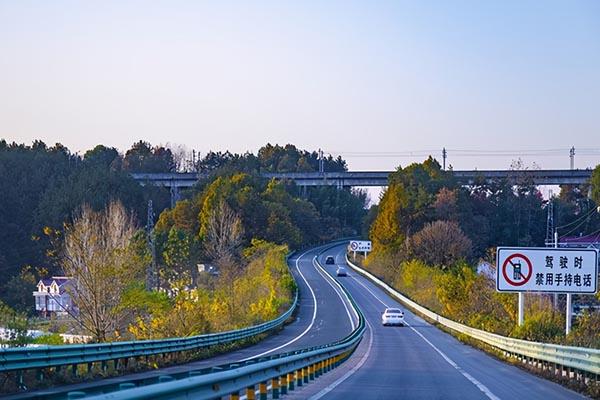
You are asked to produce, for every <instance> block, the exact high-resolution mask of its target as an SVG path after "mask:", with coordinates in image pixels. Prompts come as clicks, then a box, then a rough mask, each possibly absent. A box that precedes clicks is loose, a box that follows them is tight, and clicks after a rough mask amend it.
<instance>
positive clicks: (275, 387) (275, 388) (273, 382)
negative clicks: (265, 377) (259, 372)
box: [271, 377, 279, 399]
mask: <svg viewBox="0 0 600 400" xmlns="http://www.w3.org/2000/svg"><path fill="white" fill-rule="evenodd" d="M271 389H272V390H273V398H274V399H278V398H279V377H277V378H273V379H271Z"/></svg>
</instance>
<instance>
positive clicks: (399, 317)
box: [381, 308, 404, 326]
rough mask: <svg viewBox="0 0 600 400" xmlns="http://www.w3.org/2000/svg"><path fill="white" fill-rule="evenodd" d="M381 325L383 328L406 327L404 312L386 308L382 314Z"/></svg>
mask: <svg viewBox="0 0 600 400" xmlns="http://www.w3.org/2000/svg"><path fill="white" fill-rule="evenodd" d="M381 323H382V324H383V326H392V325H398V326H404V311H402V310H401V309H399V308H386V309H385V311H384V312H383V314H381Z"/></svg>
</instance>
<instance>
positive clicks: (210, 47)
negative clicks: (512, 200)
mask: <svg viewBox="0 0 600 400" xmlns="http://www.w3.org/2000/svg"><path fill="white" fill-rule="evenodd" d="M0 137H1V138H5V139H7V140H9V141H12V140H15V141H18V142H30V141H32V140H33V139H35V138H41V139H43V140H44V141H46V142H48V143H54V142H61V143H63V144H65V145H67V146H68V147H69V148H71V149H72V150H74V151H78V150H85V149H88V148H91V147H93V146H94V145H96V144H98V143H103V144H106V145H110V146H116V147H118V148H120V149H121V150H124V149H126V148H128V147H129V146H130V145H131V144H132V143H133V142H134V141H135V140H137V139H140V138H141V139H145V140H148V141H150V142H152V143H154V144H157V143H166V142H170V143H179V144H184V145H186V146H187V147H189V148H195V149H197V150H200V151H201V152H206V151H207V150H209V149H214V150H225V149H229V150H232V151H236V152H241V151H246V150H251V151H256V150H257V149H258V148H259V147H260V146H261V145H263V144H265V143H266V142H271V143H280V144H285V143H288V142H291V143H294V144H296V145H297V146H299V147H302V148H308V149H316V148H319V147H321V148H323V149H325V150H328V151H331V152H334V153H337V152H341V153H342V155H344V154H346V155H347V156H348V160H349V163H350V167H351V169H355V170H357V169H389V168H394V167H395V166H396V165H398V164H399V163H402V164H403V165H404V164H406V163H408V162H409V161H411V160H417V159H421V158H422V157H421V156H420V154H419V155H418V156H417V157H415V158H407V157H400V155H392V156H386V157H383V156H378V155H379V153H381V152H397V153H400V152H404V151H410V150H430V149H432V150H434V149H435V150H436V152H438V153H439V151H440V150H441V148H442V147H443V146H445V147H447V148H449V149H451V151H450V152H449V161H450V163H452V164H453V165H454V167H455V168H475V167H477V168H480V169H483V168H496V167H497V168H500V167H507V166H508V165H509V164H510V160H511V158H514V157H512V156H511V155H498V154H494V155H490V156H484V155H479V156H477V157H458V153H457V152H456V151H454V152H453V151H452V149H463V150H464V149H473V150H480V151H481V150H511V151H512V150H514V151H515V152H517V151H525V150H531V149H564V151H562V150H561V152H559V153H548V154H552V156H548V155H546V156H543V157H541V156H539V155H538V154H537V153H536V154H534V155H532V156H524V157H523V158H524V160H525V161H526V162H531V161H537V163H538V164H539V165H540V166H541V167H542V168H566V167H568V165H569V159H568V148H570V147H571V146H575V147H576V148H577V149H590V148H591V149H600V2H599V1H541V0H540V1H523V0H519V1H514V2H513V1H498V2H496V3H493V2H491V1H427V2H426V1H411V2H404V1H389V2H388V1H383V2H372V1H369V2H367V1H365V2H349V1H340V2H334V1H331V2H329V1H328V2H324V1H314V2H308V1H302V2H300V1H299V2H287V1H286V2H282V1H277V2H252V3H251V2H246V1H244V2H225V1H218V2H213V3H209V2H200V1H160V2H159V1H96V2H94V1H26V0H15V1H3V0H0ZM438 149H439V150H438ZM351 152H357V153H361V154H358V155H360V157H350V156H352V155H353V154H350V153H351ZM365 152H371V153H373V154H374V155H375V156H369V157H366V155H367V154H364V153H365ZM354 155H357V154H354ZM436 155H438V154H436ZM453 155H455V157H454V158H453ZM597 163H600V150H599V151H598V152H597V153H595V152H594V151H587V155H586V152H585V151H582V152H581V155H578V156H577V157H576V166H578V167H587V166H593V165H596V164H597Z"/></svg>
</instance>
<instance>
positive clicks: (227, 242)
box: [204, 200, 244, 266]
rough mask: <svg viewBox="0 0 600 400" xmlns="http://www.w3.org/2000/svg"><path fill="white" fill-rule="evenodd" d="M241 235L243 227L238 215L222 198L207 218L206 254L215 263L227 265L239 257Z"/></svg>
mask: <svg viewBox="0 0 600 400" xmlns="http://www.w3.org/2000/svg"><path fill="white" fill-rule="evenodd" d="M243 237H244V227H243V226H242V221H241V219H240V217H239V215H238V214H236V213H235V212H234V211H233V210H232V209H231V207H229V206H228V205H227V203H226V202H225V201H223V200H222V201H221V202H219V205H218V207H217V209H216V210H213V212H212V213H211V215H210V217H209V220H208V226H207V230H206V238H205V240H204V247H205V249H206V252H207V254H208V255H209V256H210V257H211V258H212V259H213V260H214V261H215V263H216V264H217V265H219V266H229V265H231V264H233V263H234V261H235V260H236V259H237V258H239V253H240V249H241V246H242V243H243Z"/></svg>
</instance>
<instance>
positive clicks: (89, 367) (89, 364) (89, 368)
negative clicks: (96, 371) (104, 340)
mask: <svg viewBox="0 0 600 400" xmlns="http://www.w3.org/2000/svg"><path fill="white" fill-rule="evenodd" d="M93 368H94V363H91V362H89V363H87V373H88V375H89V374H91V373H92V369H93Z"/></svg>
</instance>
